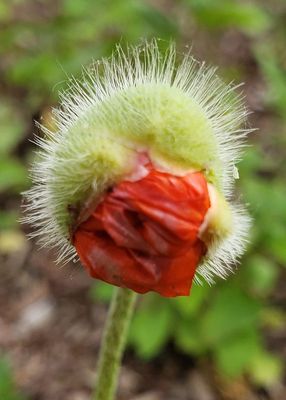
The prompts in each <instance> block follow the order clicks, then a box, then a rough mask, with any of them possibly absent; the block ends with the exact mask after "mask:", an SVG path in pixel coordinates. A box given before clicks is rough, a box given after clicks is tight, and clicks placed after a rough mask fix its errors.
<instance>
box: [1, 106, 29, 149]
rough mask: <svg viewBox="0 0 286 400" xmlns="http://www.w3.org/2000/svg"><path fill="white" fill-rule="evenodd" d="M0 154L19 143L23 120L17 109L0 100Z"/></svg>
mask: <svg viewBox="0 0 286 400" xmlns="http://www.w3.org/2000/svg"><path fill="white" fill-rule="evenodd" d="M0 126H1V134H0V156H4V155H6V154H8V153H9V152H10V151H11V150H13V148H14V147H15V146H16V145H17V144H18V143H19V141H20V140H21V138H22V135H23V129H24V128H23V122H22V121H21V120H20V118H19V117H18V114H17V110H16V109H15V108H14V107H12V106H11V105H10V104H9V103H7V102H6V103H4V101H3V100H2V99H1V100H0Z"/></svg>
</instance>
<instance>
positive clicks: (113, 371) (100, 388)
mask: <svg viewBox="0 0 286 400" xmlns="http://www.w3.org/2000/svg"><path fill="white" fill-rule="evenodd" d="M135 299H136V294H135V293H134V292H132V291H131V290H128V289H122V288H118V289H115V292H114V294H113V298H112V302H111V305H110V310H109V315H108V319H107V321H106V326H105V332H104V337H103V340H102V345H101V350H100V355H99V363H98V378H97V385H96V388H95V393H94V396H93V400H113V399H114V396H115V391H116V388H117V380H118V373H119V368H120V364H121V358H122V354H123V351H124V347H125V343H126V338H127V333H128V327H129V323H130V320H131V317H132V313H133V309H134V305H135Z"/></svg>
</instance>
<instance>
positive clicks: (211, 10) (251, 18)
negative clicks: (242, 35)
mask: <svg viewBox="0 0 286 400" xmlns="http://www.w3.org/2000/svg"><path fill="white" fill-rule="evenodd" d="M188 3H190V5H191V7H192V9H193V11H194V14H195V16H196V17H197V19H198V20H199V21H200V22H201V23H203V24H204V25H206V26H208V27H211V28H219V29H222V28H227V27H236V28H239V29H241V30H242V31H244V32H246V33H248V34H258V33H261V32H263V31H265V30H266V29H268V28H269V26H270V25H271V19H270V17H269V15H268V14H267V13H266V12H265V11H264V10H263V9H262V8H260V7H258V6H257V5H255V4H251V3H244V2H236V1H231V0H216V1H213V0H189V1H188Z"/></svg>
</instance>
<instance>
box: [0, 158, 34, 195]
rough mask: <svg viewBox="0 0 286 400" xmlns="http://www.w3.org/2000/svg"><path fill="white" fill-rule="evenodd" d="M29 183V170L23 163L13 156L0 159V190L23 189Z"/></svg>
mask: <svg viewBox="0 0 286 400" xmlns="http://www.w3.org/2000/svg"><path fill="white" fill-rule="evenodd" d="M27 184H28V177H27V170H26V168H25V167H24V165H23V164H21V163H20V162H19V161H18V160H16V159H12V158H10V159H2V160H0V192H1V191H4V190H7V189H9V190H22V189H24V188H25V187H26V186H27Z"/></svg>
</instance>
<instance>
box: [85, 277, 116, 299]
mask: <svg viewBox="0 0 286 400" xmlns="http://www.w3.org/2000/svg"><path fill="white" fill-rule="evenodd" d="M113 291H114V286H112V285H109V284H108V283H105V282H101V281H96V282H95V283H94V284H93V285H92V286H91V288H90V290H89V297H90V299H91V300H92V301H94V302H96V301H101V302H103V303H108V302H109V301H110V299H111V297H112V294H113Z"/></svg>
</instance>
